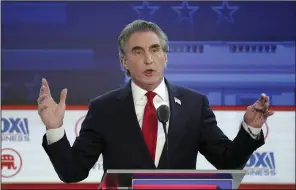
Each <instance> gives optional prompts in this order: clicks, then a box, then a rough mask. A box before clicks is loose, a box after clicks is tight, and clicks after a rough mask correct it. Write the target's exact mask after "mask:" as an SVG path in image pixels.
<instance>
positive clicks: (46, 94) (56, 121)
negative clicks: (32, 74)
mask: <svg viewBox="0 0 296 190" xmlns="http://www.w3.org/2000/svg"><path fill="white" fill-rule="evenodd" d="M66 97H67V89H63V90H62V92H61V95H60V103H59V104H57V103H56V102H55V101H54V100H53V98H52V97H51V94H50V89H49V86H48V83H47V81H46V79H44V78H43V79H42V86H41V88H40V94H39V98H38V100H37V103H38V113H39V115H40V117H41V120H42V122H43V123H44V125H45V126H46V128H47V129H56V128H59V127H61V126H62V125H63V119H64V115H65V109H66Z"/></svg>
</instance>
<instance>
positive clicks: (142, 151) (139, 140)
mask: <svg viewBox="0 0 296 190" xmlns="http://www.w3.org/2000/svg"><path fill="white" fill-rule="evenodd" d="M118 99H119V100H120V106H119V109H120V110H119V113H121V114H122V118H123V119H122V121H124V123H122V126H124V128H125V130H126V131H127V134H128V135H129V136H130V137H131V138H133V139H134V144H133V146H135V147H131V148H136V149H135V150H133V151H135V152H138V153H139V154H138V155H139V159H140V160H139V162H141V163H142V164H141V166H140V167H145V168H155V164H154V161H153V160H152V158H151V156H150V154H149V151H148V148H147V146H146V143H145V140H144V137H143V134H142V130H141V128H140V125H139V122H138V119H137V116H136V111H135V106H134V100H133V96H132V92H131V81H130V82H129V83H127V84H126V85H125V86H124V87H123V88H122V89H121V91H120V94H119V96H118ZM127 138H128V137H127ZM135 155H136V154H135Z"/></svg>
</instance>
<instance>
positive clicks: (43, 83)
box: [42, 78, 51, 96]
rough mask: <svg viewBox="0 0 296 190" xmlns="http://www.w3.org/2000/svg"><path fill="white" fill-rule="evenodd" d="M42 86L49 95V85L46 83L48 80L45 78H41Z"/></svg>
mask: <svg viewBox="0 0 296 190" xmlns="http://www.w3.org/2000/svg"><path fill="white" fill-rule="evenodd" d="M42 86H44V93H46V94H48V95H49V96H51V94H50V89H49V85H48V82H47V80H46V79H45V78H43V79H42Z"/></svg>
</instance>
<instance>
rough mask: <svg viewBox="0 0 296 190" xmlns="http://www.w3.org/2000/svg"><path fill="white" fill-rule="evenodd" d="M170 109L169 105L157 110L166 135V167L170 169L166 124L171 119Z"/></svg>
mask: <svg viewBox="0 0 296 190" xmlns="http://www.w3.org/2000/svg"><path fill="white" fill-rule="evenodd" d="M170 113H171V112H170V108H169V107H168V106H167V105H161V106H159V107H158V108H157V119H158V121H160V122H161V123H162V126H163V130H164V134H165V146H166V162H167V163H166V165H167V169H169V143H168V132H167V130H166V123H167V122H168V120H169V118H170Z"/></svg>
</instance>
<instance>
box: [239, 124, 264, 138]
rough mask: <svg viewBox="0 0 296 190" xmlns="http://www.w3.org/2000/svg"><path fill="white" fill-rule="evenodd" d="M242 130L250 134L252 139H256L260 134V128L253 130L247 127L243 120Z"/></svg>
mask: <svg viewBox="0 0 296 190" xmlns="http://www.w3.org/2000/svg"><path fill="white" fill-rule="evenodd" d="M242 125H243V128H244V129H245V130H246V131H247V132H248V133H249V134H250V136H251V137H252V138H253V139H257V137H258V135H259V134H260V132H261V130H262V129H261V128H255V127H252V126H249V125H248V124H247V123H246V122H245V121H244V120H243V121H242Z"/></svg>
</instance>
